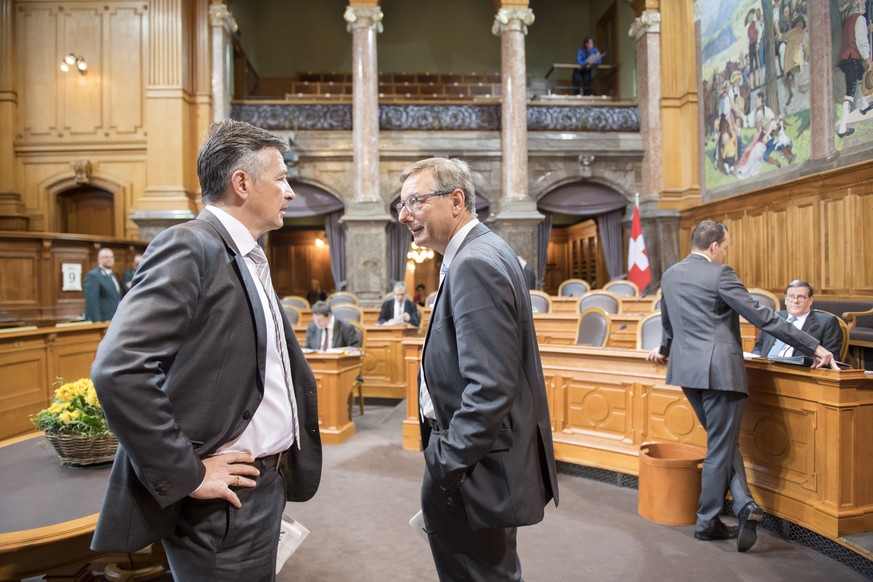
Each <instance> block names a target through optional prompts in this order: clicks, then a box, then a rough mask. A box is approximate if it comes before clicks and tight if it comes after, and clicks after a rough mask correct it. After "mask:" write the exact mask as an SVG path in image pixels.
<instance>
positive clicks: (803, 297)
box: [785, 294, 810, 303]
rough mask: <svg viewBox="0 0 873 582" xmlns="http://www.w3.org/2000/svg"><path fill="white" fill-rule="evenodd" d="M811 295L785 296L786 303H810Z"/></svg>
mask: <svg viewBox="0 0 873 582" xmlns="http://www.w3.org/2000/svg"><path fill="white" fill-rule="evenodd" d="M809 299H810V296H809V295H787V294H786V295H785V302H786V303H787V302H788V301H793V302H795V303H803V302H804V301H809Z"/></svg>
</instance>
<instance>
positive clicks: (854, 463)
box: [403, 341, 873, 539]
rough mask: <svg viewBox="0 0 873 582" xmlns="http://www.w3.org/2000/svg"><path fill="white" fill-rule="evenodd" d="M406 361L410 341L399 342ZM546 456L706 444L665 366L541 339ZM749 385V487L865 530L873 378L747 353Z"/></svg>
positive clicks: (829, 522) (797, 517)
mask: <svg viewBox="0 0 873 582" xmlns="http://www.w3.org/2000/svg"><path fill="white" fill-rule="evenodd" d="M404 347H405V348H406V354H407V366H408V369H409V370H412V369H417V362H415V358H416V357H420V355H419V354H418V353H417V351H416V350H420V346H419V345H417V344H416V343H414V342H411V341H408V342H404ZM540 356H541V358H542V362H543V372H544V376H545V381H546V392H547V396H548V400H549V409H550V411H551V420H552V431H553V432H552V437H553V439H554V445H555V456H556V458H557V459H558V460H560V461H566V462H569V463H574V464H578V465H584V466H588V467H597V468H601V469H607V470H611V471H617V472H620V473H628V474H631V475H637V474H639V449H640V446H641V445H642V444H643V443H645V442H667V443H673V442H678V443H688V444H691V445H695V446H699V447H705V445H706V435H705V432H704V430H703V428H702V427H701V426H700V424H699V423H698V422H697V418H696V417H695V415H694V411H693V410H692V409H691V406H690V405H689V404H688V402H687V400H686V399H685V396H684V395H683V394H682V391H681V389H680V388H678V387H675V386H669V385H667V384H665V381H664V379H665V374H666V367H663V366H658V365H656V364H653V363H651V362H647V361H646V359H645V357H646V352H644V351H641V350H623V349H613V348H590V347H582V346H560V345H552V344H543V345H540ZM746 370H747V373H748V376H749V389H750V396H749V398H748V400H747V402H746V409H745V414H744V416H743V425H742V429H741V434H740V447H741V450H742V452H743V455H744V458H745V460H746V473H747V477H748V480H749V485H750V486H751V488H752V491H753V493H754V495H755V498H756V499H757V500H758V502H759V503H760V504H761V506H762V507H763V508H764V509H765V510H766V511H767V512H768V513H772V514H774V515H777V516H779V517H783V518H785V519H788V520H789V521H792V522H794V523H797V524H800V525H802V526H803V527H806V528H808V529H810V530H812V531H815V532H817V533H819V534H821V535H823V536H825V537H828V538H830V539H836V538H837V537H840V536H844V535H851V534H857V533H863V532H867V531H873V463H871V462H870V455H869V448H870V443H873V377H871V376H867V375H866V374H865V373H864V371H863V370H843V371H834V370H810V369H809V368H804V367H800V366H791V365H786V364H773V363H770V362H768V361H766V360H753V361H747V362H746ZM407 398H408V402H407V418H406V419H405V420H404V422H403V444H404V448H409V449H410V450H417V449H418V447H419V443H418V442H417V441H416V440H415V434H416V433H417V431H418V390H417V386H415V383H413V382H410V383H409V389H408V394H407Z"/></svg>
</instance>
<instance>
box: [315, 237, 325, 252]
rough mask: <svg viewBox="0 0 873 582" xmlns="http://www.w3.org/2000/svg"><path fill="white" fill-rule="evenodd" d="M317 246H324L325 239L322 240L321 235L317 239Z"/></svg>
mask: <svg viewBox="0 0 873 582" xmlns="http://www.w3.org/2000/svg"><path fill="white" fill-rule="evenodd" d="M315 247H316V248H319V249H320V248H322V247H324V241H323V240H321V237H318V238H316V239H315Z"/></svg>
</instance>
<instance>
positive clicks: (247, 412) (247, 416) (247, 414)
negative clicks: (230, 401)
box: [243, 410, 252, 420]
mask: <svg viewBox="0 0 873 582" xmlns="http://www.w3.org/2000/svg"><path fill="white" fill-rule="evenodd" d="M251 417H252V413H251V411H250V410H246V411H245V412H243V420H248V419H250V418H251Z"/></svg>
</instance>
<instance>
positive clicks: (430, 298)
mask: <svg viewBox="0 0 873 582" xmlns="http://www.w3.org/2000/svg"><path fill="white" fill-rule="evenodd" d="M438 293H439V291H433V292H432V293H428V295H427V299H425V300H424V304H425V305H426V306H428V307H433V304H434V302H435V301H436V298H437V294H438Z"/></svg>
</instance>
